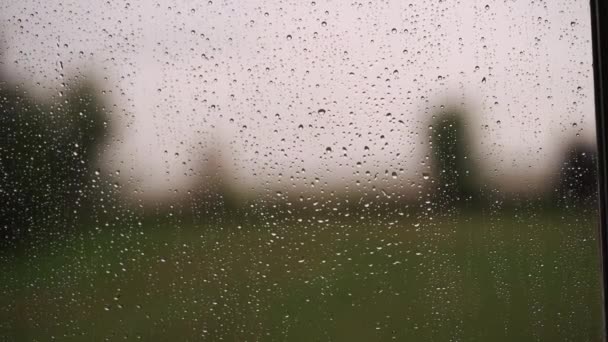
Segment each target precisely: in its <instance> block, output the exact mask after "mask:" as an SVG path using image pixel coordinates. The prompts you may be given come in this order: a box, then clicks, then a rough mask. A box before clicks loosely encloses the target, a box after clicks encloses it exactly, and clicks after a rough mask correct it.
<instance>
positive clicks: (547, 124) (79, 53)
mask: <svg viewBox="0 0 608 342" xmlns="http://www.w3.org/2000/svg"><path fill="white" fill-rule="evenodd" d="M588 3H589V1H578V0H577V1H572V0H557V1H551V2H545V1H496V2H494V1H474V0H466V1H464V0H463V1H452V0H443V1H436V0H434V1H410V2H407V1H383V2H351V1H314V2H312V1H267V2H263V3H261V2H260V3H258V2H254V1H217V0H214V1H208V2H207V1H183V0H180V1H177V0H176V1H158V2H153V1H136V0H135V1H129V2H122V1H107V2H90V1H54V0H45V1H30V0H21V1H5V2H4V4H0V19H1V20H2V25H1V28H2V31H3V38H2V39H3V40H4V41H3V45H4V46H5V47H6V48H7V51H6V56H5V58H4V65H3V66H2V68H3V69H4V70H5V71H6V72H8V73H9V74H10V75H12V76H14V77H16V78H19V79H21V80H23V81H24V82H25V84H26V85H28V86H30V87H31V89H32V91H33V92H35V93H36V94H38V95H40V96H46V97H51V96H57V94H58V92H59V91H61V89H62V84H63V83H65V84H66V86H67V87H69V86H70V84H71V82H72V79H73V77H74V76H75V75H92V74H94V75H95V78H96V80H97V81H98V82H99V84H100V87H101V88H102V90H103V91H104V93H103V94H102V95H101V96H102V98H103V100H104V101H106V103H108V104H109V107H108V108H109V109H110V110H111V116H112V124H113V126H114V127H115V129H116V131H115V141H114V143H113V149H112V151H109V152H108V156H107V163H106V167H107V169H109V170H114V169H119V170H120V171H121V176H122V177H124V179H125V182H127V180H130V181H129V182H127V183H128V184H129V187H131V188H138V189H144V190H145V191H146V192H148V193H163V192H166V191H167V189H173V188H185V187H188V186H189V185H188V184H189V182H191V181H192V180H193V179H195V177H193V176H192V174H193V173H196V171H198V169H199V168H200V164H201V162H200V159H201V158H203V157H201V156H204V155H209V154H211V153H212V152H210V151H215V150H221V151H223V159H224V160H225V162H226V164H227V165H228V167H227V171H226V172H228V173H230V174H231V176H230V177H235V178H236V181H235V182H236V184H239V185H241V186H246V187H248V188H253V189H257V190H262V189H270V188H272V189H282V188H285V189H288V188H292V187H293V186H295V187H296V188H302V187H309V186H310V183H311V182H312V181H314V179H315V178H318V181H319V182H320V183H321V184H323V183H327V185H326V187H328V188H340V187H344V186H347V185H348V186H350V185H354V184H355V182H356V180H359V181H364V180H366V179H368V178H369V176H365V173H366V171H367V172H369V173H370V174H371V175H374V174H378V175H379V176H378V178H379V179H380V180H381V181H383V182H384V184H385V186H389V187H393V188H394V189H398V188H400V187H407V186H409V185H410V184H412V183H416V182H420V181H421V180H422V179H421V178H422V173H423V172H427V171H428V167H429V166H428V161H426V159H425V155H427V153H428V135H429V134H430V128H429V125H430V123H431V122H432V116H433V115H439V113H440V112H441V106H442V105H445V106H459V107H461V108H462V109H464V110H466V111H467V112H468V113H469V114H470V118H469V119H470V120H469V126H468V133H469V134H470V137H471V139H472V141H473V144H474V146H473V150H472V151H471V156H472V158H474V159H479V162H480V163H481V165H482V166H483V170H484V177H485V179H486V181H487V182H492V184H494V185H496V186H498V187H505V186H509V187H514V186H515V185H518V186H520V187H525V186H526V185H527V184H537V183H539V182H542V181H543V180H545V179H546V177H547V173H548V172H553V171H554V170H555V165H556V163H558V162H559V157H561V153H562V149H563V148H564V146H565V144H569V143H572V142H575V141H580V142H587V143H593V141H594V139H595V135H594V107H593V78H592V55H591V42H590V36H591V35H590V22H589V8H588ZM62 75H65V76H64V77H62ZM389 113H390V114H389ZM165 151H166V152H165ZM425 163H426V164H425ZM303 170H305V172H303ZM393 172H396V173H397V177H396V178H393V177H392V174H393ZM290 177H293V179H290Z"/></svg>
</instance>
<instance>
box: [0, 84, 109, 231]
mask: <svg viewBox="0 0 608 342" xmlns="http://www.w3.org/2000/svg"><path fill="white" fill-rule="evenodd" d="M76 83H77V85H76V86H75V87H73V88H72V90H69V91H67V92H66V94H65V95H62V96H60V97H58V100H57V101H56V102H55V103H44V102H42V101H40V100H37V99H35V98H33V97H31V96H29V94H28V93H27V91H26V90H25V89H23V88H22V87H20V86H18V85H15V84H11V83H10V82H8V81H7V80H6V78H1V79H0V127H1V130H2V134H1V138H0V234H2V238H3V241H9V240H14V239H17V238H20V237H23V236H25V235H27V232H28V231H30V230H31V229H33V228H34V227H36V229H40V230H44V229H49V231H54V229H51V228H53V227H61V226H63V227H65V226H67V225H70V224H71V223H73V222H74V221H75V220H77V219H78V216H77V212H78V211H79V210H86V208H87V207H90V203H89V202H90V199H91V197H92V195H91V194H92V191H93V188H92V185H93V181H94V180H93V178H94V177H96V173H95V170H93V167H94V164H95V163H96V161H97V160H98V157H99V154H100V152H101V147H100V146H101V144H102V142H103V139H104V136H105V131H106V123H105V119H104V112H103V109H102V107H101V105H100V102H99V100H98V99H97V97H96V95H95V94H96V93H95V91H94V88H93V87H92V85H91V84H90V83H89V82H86V81H81V82H76Z"/></svg>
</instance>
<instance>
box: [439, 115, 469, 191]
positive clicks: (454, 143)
mask: <svg viewBox="0 0 608 342" xmlns="http://www.w3.org/2000/svg"><path fill="white" fill-rule="evenodd" d="M464 118H465V115H464V113H462V112H460V111H458V110H448V111H446V112H444V113H443V114H442V115H440V116H438V117H437V119H436V120H435V121H434V122H433V124H432V128H433V129H432V138H431V139H432V140H431V141H432V146H431V148H432V151H431V152H432V156H433V161H434V167H435V169H436V170H437V171H436V173H437V179H438V182H439V194H440V196H441V197H442V198H443V201H444V202H455V201H456V202H462V201H467V202H475V203H476V202H477V201H478V200H479V196H478V195H477V194H478V188H479V186H478V185H477V184H476V182H475V175H476V174H477V172H476V169H475V165H474V164H473V163H472V160H471V158H470V157H469V155H470V151H471V147H470V145H469V141H468V139H467V134H466V132H465V129H466V124H465V119H464Z"/></svg>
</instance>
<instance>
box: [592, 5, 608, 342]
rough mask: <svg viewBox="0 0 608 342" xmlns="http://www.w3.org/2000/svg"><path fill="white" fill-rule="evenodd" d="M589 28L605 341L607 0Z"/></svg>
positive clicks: (595, 11) (607, 316)
mask: <svg viewBox="0 0 608 342" xmlns="http://www.w3.org/2000/svg"><path fill="white" fill-rule="evenodd" d="M590 6H591V30H592V41H593V76H594V86H595V120H596V121H595V123H596V125H595V127H596V132H597V133H596V134H597V151H598V161H597V163H598V165H597V172H598V190H599V191H598V193H599V214H600V221H599V225H598V230H599V231H598V236H599V248H600V253H601V260H600V262H601V268H602V297H603V298H602V301H603V308H602V315H603V323H604V341H606V340H608V330H607V329H608V314H607V308H608V287H607V285H608V222H607V211H608V202H607V194H608V174H607V172H608V165H607V161H608V158H607V157H608V156H607V153H608V112H607V108H606V106H607V105H608V2H606V1H604V0H591V1H590Z"/></svg>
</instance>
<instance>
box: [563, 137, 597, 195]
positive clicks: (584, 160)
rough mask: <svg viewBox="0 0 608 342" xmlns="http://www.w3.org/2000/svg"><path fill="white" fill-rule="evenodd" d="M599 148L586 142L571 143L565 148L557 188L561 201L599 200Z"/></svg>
mask: <svg viewBox="0 0 608 342" xmlns="http://www.w3.org/2000/svg"><path fill="white" fill-rule="evenodd" d="M596 163H597V150H596V149H595V148H594V147H593V146H589V145H586V144H571V145H570V146H568V147H567V148H566V149H565V153H564V157H563V159H562V162H561V164H560V166H561V168H560V170H559V181H558V186H557V188H556V190H557V192H558V196H559V198H560V201H566V202H567V203H572V204H580V203H586V204H589V203H594V202H595V201H597V192H598V188H597V184H598V183H597V170H596V168H597V165H596Z"/></svg>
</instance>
